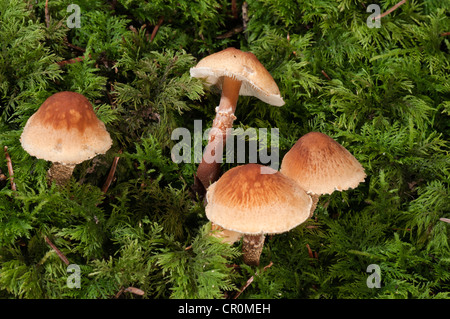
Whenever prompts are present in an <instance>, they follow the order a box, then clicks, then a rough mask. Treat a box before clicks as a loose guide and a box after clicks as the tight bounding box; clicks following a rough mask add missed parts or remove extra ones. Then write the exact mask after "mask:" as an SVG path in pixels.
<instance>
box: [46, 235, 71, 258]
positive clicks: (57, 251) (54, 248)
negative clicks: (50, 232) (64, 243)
mask: <svg viewBox="0 0 450 319" xmlns="http://www.w3.org/2000/svg"><path fill="white" fill-rule="evenodd" d="M45 241H46V242H47V244H49V245H50V247H52V248H53V250H54V251H55V252H56V254H58V256H59V258H60V259H61V260H62V261H63V262H64V263H65V264H66V265H69V260H67V258H66V256H64V254H63V253H62V252H61V251H60V250H59V249H58V248H56V246H55V245H54V244H53V243H52V242H51V241H50V239H48V237H47V236H45Z"/></svg>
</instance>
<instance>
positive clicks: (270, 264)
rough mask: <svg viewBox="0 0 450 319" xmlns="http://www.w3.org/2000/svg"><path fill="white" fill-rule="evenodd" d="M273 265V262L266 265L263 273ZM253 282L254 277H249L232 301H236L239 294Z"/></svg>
mask: <svg viewBox="0 0 450 319" xmlns="http://www.w3.org/2000/svg"><path fill="white" fill-rule="evenodd" d="M272 265H273V262H270V263H269V264H268V265H266V266H264V268H263V271H265V270H266V269H267V268H269V267H271V266H272ZM257 275H258V273H255V276H257ZM253 280H254V276H251V277H250V278H249V279H248V280H247V282H246V283H245V285H244V286H243V287H242V288H241V290H240V291H239V292H238V293H237V294H236V295H235V296H234V297H233V299H237V298H238V297H239V296H240V295H241V293H242V292H243V291H244V290H245V289H247V287H248V286H250V284H251V283H252V282H253Z"/></svg>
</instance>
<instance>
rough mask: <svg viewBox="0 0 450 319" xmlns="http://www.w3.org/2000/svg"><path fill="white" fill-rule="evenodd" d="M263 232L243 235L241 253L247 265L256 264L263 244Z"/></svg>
mask: <svg viewBox="0 0 450 319" xmlns="http://www.w3.org/2000/svg"><path fill="white" fill-rule="evenodd" d="M264 239H265V236H264V234H258V235H248V234H247V235H244V238H243V240H242V254H243V257H244V263H246V264H247V265H249V266H258V265H259V258H260V256H261V253H262V249H263V246H264Z"/></svg>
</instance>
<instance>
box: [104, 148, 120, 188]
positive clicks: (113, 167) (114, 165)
mask: <svg viewBox="0 0 450 319" xmlns="http://www.w3.org/2000/svg"><path fill="white" fill-rule="evenodd" d="M118 153H119V154H122V150H119V152H118ZM119 159H120V157H119V156H116V157H114V160H113V163H112V165H111V169H110V170H109V174H108V177H107V178H106V181H105V184H103V187H102V192H103V193H106V192H107V191H108V188H109V186H110V185H111V182H112V180H113V178H114V173H115V172H116V168H117V163H118V162H119Z"/></svg>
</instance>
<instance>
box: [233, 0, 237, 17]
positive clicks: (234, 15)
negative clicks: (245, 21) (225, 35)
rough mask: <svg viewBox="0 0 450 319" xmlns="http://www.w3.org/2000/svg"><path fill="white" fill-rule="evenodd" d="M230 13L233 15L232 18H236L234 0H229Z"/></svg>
mask: <svg viewBox="0 0 450 319" xmlns="http://www.w3.org/2000/svg"><path fill="white" fill-rule="evenodd" d="M231 14H232V15H233V18H235V19H237V18H238V11H237V6H236V0H231Z"/></svg>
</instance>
